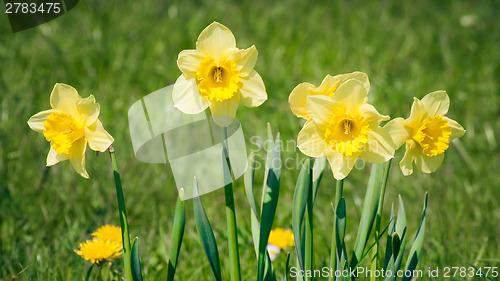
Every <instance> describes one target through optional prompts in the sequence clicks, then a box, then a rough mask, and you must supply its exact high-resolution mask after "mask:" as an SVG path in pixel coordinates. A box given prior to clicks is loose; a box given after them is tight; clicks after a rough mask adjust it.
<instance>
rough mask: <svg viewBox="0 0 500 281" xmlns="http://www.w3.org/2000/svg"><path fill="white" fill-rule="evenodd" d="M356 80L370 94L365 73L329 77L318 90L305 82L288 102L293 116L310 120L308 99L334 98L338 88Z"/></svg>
mask: <svg viewBox="0 0 500 281" xmlns="http://www.w3.org/2000/svg"><path fill="white" fill-rule="evenodd" d="M350 79H355V80H358V81H359V82H361V84H363V86H364V87H365V89H366V92H367V93H368V92H370V81H369V80H368V76H367V75H366V74H365V73H363V72H358V71H356V72H353V73H346V74H339V75H335V76H330V75H327V76H326V77H325V79H323V82H321V85H320V86H319V87H317V88H316V86H314V85H313V84H311V83H308V82H304V83H300V84H299V85H297V86H296V87H295V88H294V89H293V90H292V93H291V94H290V97H289V98H288V102H289V103H290V108H291V109H292V112H293V114H295V116H297V117H299V118H304V119H306V120H309V118H310V116H309V113H308V112H307V97H308V96H312V95H324V96H329V97H330V98H333V94H334V93H335V91H336V90H337V89H338V87H339V86H340V85H341V84H342V83H344V82H345V81H347V80H350Z"/></svg>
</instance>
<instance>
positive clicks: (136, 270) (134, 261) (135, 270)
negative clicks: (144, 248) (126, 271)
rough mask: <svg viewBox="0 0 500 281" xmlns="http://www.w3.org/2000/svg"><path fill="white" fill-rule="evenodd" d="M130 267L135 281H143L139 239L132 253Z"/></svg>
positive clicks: (136, 239)
mask: <svg viewBox="0 0 500 281" xmlns="http://www.w3.org/2000/svg"><path fill="white" fill-rule="evenodd" d="M130 265H131V268H132V278H133V280H134V281H142V269H141V261H140V259H139V238H137V237H136V238H135V239H134V242H133V243H132V249H131V251H130Z"/></svg>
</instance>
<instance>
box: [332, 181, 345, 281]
mask: <svg viewBox="0 0 500 281" xmlns="http://www.w3.org/2000/svg"><path fill="white" fill-rule="evenodd" d="M343 194H344V180H343V179H342V180H337V184H336V186H335V205H334V208H335V209H334V210H333V213H334V214H335V213H336V211H337V206H338V204H339V201H340V198H342V196H343ZM336 221H337V220H336V218H335V216H334V218H333V229H332V245H331V252H330V268H331V269H333V270H336V269H337V243H336V239H335V235H336V234H335V233H336V231H335V229H336V227H337V226H336ZM328 280H329V281H333V280H335V277H334V276H330V277H328Z"/></svg>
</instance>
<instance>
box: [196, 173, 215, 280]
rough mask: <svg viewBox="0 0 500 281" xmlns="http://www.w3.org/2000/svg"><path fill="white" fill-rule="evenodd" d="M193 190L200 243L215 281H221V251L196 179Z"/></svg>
mask: <svg viewBox="0 0 500 281" xmlns="http://www.w3.org/2000/svg"><path fill="white" fill-rule="evenodd" d="M193 190H194V192H195V197H194V198H193V210H194V218H195V221H196V229H197V230H198V234H199V235H200V241H201V244H202V246H203V249H204V250H205V254H206V255H207V259H208V263H209V264H210V269H211V270H212V277H213V279H214V280H215V281H221V280H222V277H221V270H220V262H219V251H218V250H217V242H216V241H215V236H214V232H213V230H212V226H211V225H210V222H209V221H208V218H207V215H206V213H205V209H204V208H203V205H202V204H201V200H200V197H199V196H197V195H198V194H197V193H198V183H197V181H196V179H195V181H194V186H193Z"/></svg>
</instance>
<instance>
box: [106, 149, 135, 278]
mask: <svg viewBox="0 0 500 281" xmlns="http://www.w3.org/2000/svg"><path fill="white" fill-rule="evenodd" d="M109 155H110V156H111V165H112V166H113V175H114V178H115V187H116V199H117V200H118V211H119V215H120V226H121V230H122V241H123V267H124V271H125V281H132V280H133V279H132V269H131V266H130V237H129V234H128V222H127V209H126V208H125V198H124V197H123V189H122V182H121V179H120V172H119V171H118V162H117V161H116V155H115V149H114V148H113V146H110V147H109Z"/></svg>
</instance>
